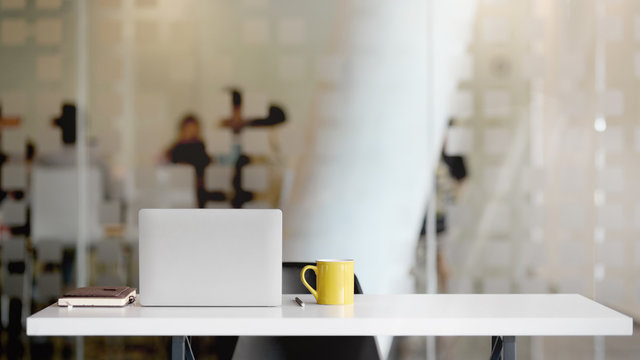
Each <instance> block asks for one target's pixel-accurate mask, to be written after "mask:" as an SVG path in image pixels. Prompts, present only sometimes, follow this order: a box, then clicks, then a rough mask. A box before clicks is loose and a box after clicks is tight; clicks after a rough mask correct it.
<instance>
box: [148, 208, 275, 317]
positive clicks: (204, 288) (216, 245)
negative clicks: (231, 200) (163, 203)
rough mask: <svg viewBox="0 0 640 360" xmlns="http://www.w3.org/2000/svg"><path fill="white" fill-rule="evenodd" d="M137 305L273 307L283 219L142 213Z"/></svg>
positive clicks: (238, 212)
mask: <svg viewBox="0 0 640 360" xmlns="http://www.w3.org/2000/svg"><path fill="white" fill-rule="evenodd" d="M138 217H139V219H138V220H139V235H140V248H139V254H140V303H141V304H142V305H144V306H279V305H281V302H282V212H281V211H280V210H272V209H269V210H244V209H142V210H140V212H139V214H138Z"/></svg>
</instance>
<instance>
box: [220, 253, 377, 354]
mask: <svg viewBox="0 0 640 360" xmlns="http://www.w3.org/2000/svg"><path fill="white" fill-rule="evenodd" d="M306 265H314V264H311V263H301V262H285V263H283V264H282V293H283V294H307V293H309V290H307V288H305V287H304V285H302V282H301V281H300V271H302V268H303V267H305V266H306ZM305 276H306V280H307V282H308V283H309V284H310V285H311V286H313V287H315V286H316V276H315V273H314V272H313V271H307V273H306V274H305ZM353 280H354V281H353V284H354V294H362V287H360V282H359V281H358V277H357V276H354V279H353ZM379 358H380V355H379V353H378V346H377V344H376V340H375V338H374V337H373V336H241V337H239V339H238V342H237V346H236V349H235V352H234V356H233V359H234V360H247V359H265V360H267V359H336V360H341V359H345V360H346V359H349V360H359V359H362V360H365V359H366V360H370V359H379Z"/></svg>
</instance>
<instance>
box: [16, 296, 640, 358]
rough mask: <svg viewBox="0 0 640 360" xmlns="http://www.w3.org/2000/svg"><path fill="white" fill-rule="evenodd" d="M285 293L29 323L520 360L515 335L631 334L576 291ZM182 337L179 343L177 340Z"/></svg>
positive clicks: (46, 329) (65, 314) (626, 321)
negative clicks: (385, 342)
mask: <svg viewBox="0 0 640 360" xmlns="http://www.w3.org/2000/svg"><path fill="white" fill-rule="evenodd" d="M295 296H296V295H284V296H283V297H282V306H281V307H142V306H140V305H139V303H136V304H132V305H129V306H126V307H122V308H78V307H74V308H65V307H58V306H57V305H52V306H49V307H47V308H46V309H44V310H42V311H40V312H38V313H36V314H34V315H32V316H30V317H29V318H28V319H27V334H28V335H32V336H173V337H174V342H173V344H174V349H173V354H174V357H175V356H176V355H177V356H178V357H179V356H184V341H183V340H182V338H181V337H183V336H225V335H237V336H307V335H308V336H323V335H332V336H354V335H358V336H368V335H373V336H375V335H393V336H491V337H492V341H491V344H492V357H493V356H494V355H495V356H497V355H499V354H502V355H503V357H504V359H505V360H509V359H515V337H516V336H612V335H631V334H632V332H633V321H632V319H631V318H630V317H628V316H625V315H623V314H620V313H618V312H616V311H614V310H612V309H610V308H608V307H606V306H603V305H601V304H598V303H597V302H595V301H592V300H590V299H587V298H586V297H583V296H580V295H573V294H532V295H527V294H504V295H489V294H482V295H479V294H438V295H422V294H408V295H356V296H355V300H354V304H353V305H317V304H316V303H315V299H314V298H313V296H311V295H298V296H299V297H300V298H302V299H303V300H304V302H305V303H306V306H304V307H300V306H298V305H297V304H296V303H295V302H294V301H293V299H294V297H295ZM176 340H177V341H176Z"/></svg>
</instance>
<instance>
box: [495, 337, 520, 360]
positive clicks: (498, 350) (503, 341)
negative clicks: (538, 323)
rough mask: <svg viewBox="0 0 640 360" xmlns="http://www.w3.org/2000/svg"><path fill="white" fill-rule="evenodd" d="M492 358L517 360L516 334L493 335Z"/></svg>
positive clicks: (496, 359)
mask: <svg viewBox="0 0 640 360" xmlns="http://www.w3.org/2000/svg"><path fill="white" fill-rule="evenodd" d="M490 359H491V360H516V337H515V336H492V337H491V358H490Z"/></svg>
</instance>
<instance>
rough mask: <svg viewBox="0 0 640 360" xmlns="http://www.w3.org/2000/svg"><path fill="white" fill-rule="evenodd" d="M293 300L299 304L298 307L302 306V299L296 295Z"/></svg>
mask: <svg viewBox="0 0 640 360" xmlns="http://www.w3.org/2000/svg"><path fill="white" fill-rule="evenodd" d="M294 300H295V302H296V303H297V304H298V305H300V307H304V301H302V300H301V299H300V298H299V297H297V296H296V298H295V299H294Z"/></svg>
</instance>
